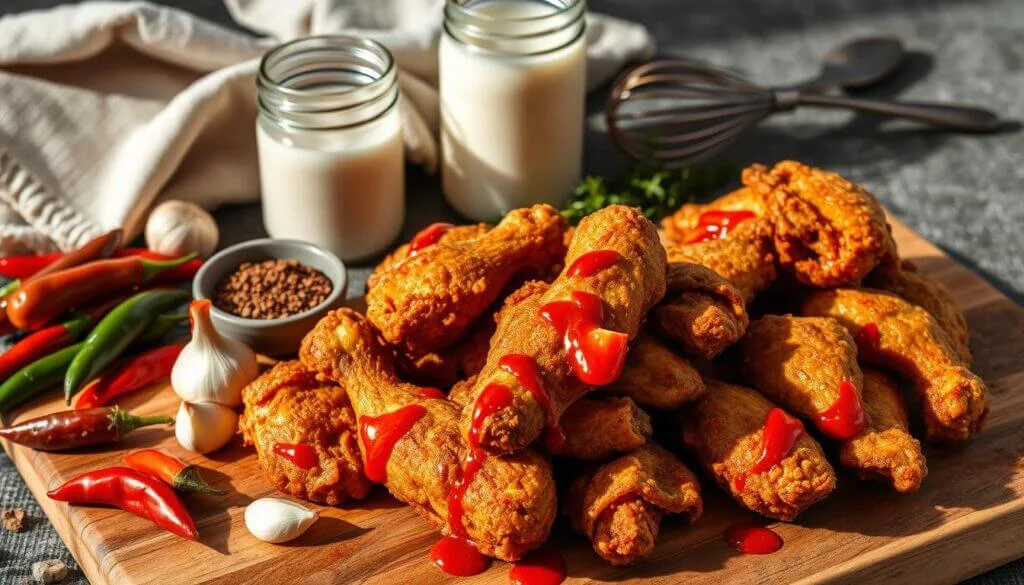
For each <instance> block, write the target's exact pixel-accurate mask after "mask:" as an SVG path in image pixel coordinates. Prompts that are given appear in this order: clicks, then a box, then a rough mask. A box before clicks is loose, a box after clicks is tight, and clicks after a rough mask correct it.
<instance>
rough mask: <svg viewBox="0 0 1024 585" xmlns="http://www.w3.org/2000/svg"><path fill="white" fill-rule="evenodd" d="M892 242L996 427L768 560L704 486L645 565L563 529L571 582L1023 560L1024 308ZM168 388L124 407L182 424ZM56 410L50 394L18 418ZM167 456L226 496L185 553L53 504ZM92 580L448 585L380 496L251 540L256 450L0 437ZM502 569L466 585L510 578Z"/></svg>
mask: <svg viewBox="0 0 1024 585" xmlns="http://www.w3.org/2000/svg"><path fill="white" fill-rule="evenodd" d="M895 227H896V232H895V233H896V238H897V240H898V242H899V245H900V250H901V252H902V254H903V256H904V257H905V258H911V259H913V260H914V261H915V262H916V263H917V264H918V266H919V267H920V268H921V269H922V270H923V271H924V272H927V273H929V274H932V275H934V276H936V277H938V278H939V279H940V280H942V281H943V282H944V283H945V284H946V285H948V286H949V287H950V288H951V289H952V290H953V291H954V292H955V293H956V297H957V300H958V301H959V302H960V304H961V306H962V307H963V309H964V311H965V313H966V315H967V320H968V322H969V323H970V328H971V347H972V349H973V351H974V355H975V370H976V372H977V373H978V374H979V375H980V376H981V377H982V378H984V380H985V381H986V382H987V383H988V385H989V389H990V391H991V392H992V414H991V417H990V419H989V424H988V428H987V429H986V430H985V431H984V432H983V433H982V434H981V435H980V436H978V437H977V438H975V439H974V440H972V441H970V442H969V443H968V444H966V445H963V446H956V447H946V448H939V447H931V446H929V447H928V448H927V456H928V468H929V471H930V473H929V476H928V478H927V479H926V480H925V482H924V487H923V488H922V489H921V491H920V492H918V493H916V494H911V495H899V494H896V493H894V492H892V491H890V490H888V489H886V488H884V487H882V486H877V485H872V484H866V483H862V482H859V481H857V480H856V479H855V478H854V477H852V476H850V475H849V474H848V473H846V472H843V471H840V487H839V489H838V490H837V491H836V493H835V494H833V495H832V496H831V497H830V498H829V499H828V500H827V501H825V502H823V503H821V504H818V505H816V506H815V507H813V508H812V509H811V510H810V511H809V512H808V513H806V514H804V515H802V516H800V518H799V519H798V521H797V522H796V523H794V524H781V523H776V524H771V526H772V527H773V528H774V529H775V530H776V531H777V532H778V533H779V534H781V535H782V537H783V539H784V540H785V543H786V544H785V546H784V547H783V548H782V550H780V551H779V552H777V553H775V554H772V555H769V556H760V557H759V556H744V555H740V554H738V553H736V552H734V551H733V550H732V549H730V548H729V547H728V546H727V545H726V544H725V542H724V541H723V540H722V532H723V531H724V529H725V528H726V527H727V526H729V525H730V524H732V523H734V522H737V521H740V520H749V519H753V515H751V514H749V513H746V512H744V511H742V510H741V509H740V508H738V507H737V506H736V505H735V504H733V503H732V502H731V501H728V500H727V499H726V498H725V497H724V496H723V495H722V494H721V493H720V492H719V491H718V490H717V488H715V487H714V486H713V485H711V483H710V482H708V481H704V482H703V485H704V488H705V497H706V500H705V514H704V517H703V518H701V519H700V521H699V522H698V523H697V524H696V525H695V526H692V527H691V526H685V525H683V524H682V523H681V522H678V521H673V520H671V519H669V520H667V521H666V522H664V524H663V528H662V534H661V538H660V541H659V545H658V547H657V549H656V550H655V551H654V553H653V554H652V555H651V556H650V557H649V558H648V559H646V560H645V561H643V562H642V563H640V564H638V565H636V566H634V567H630V568H618V567H612V566H610V565H608V564H606V563H604V562H603V561H602V560H601V559H599V558H598V557H597V556H596V555H595V554H593V552H592V551H591V550H590V548H589V545H588V543H586V542H584V541H583V540H582V539H581V538H578V537H576V536H573V535H572V534H570V533H569V531H568V530H567V529H566V526H565V525H564V522H563V521H561V520H560V521H559V523H558V524H557V525H556V529H555V535H554V536H552V540H551V545H552V546H556V547H558V549H559V550H561V552H562V554H563V556H564V557H565V559H566V563H567V566H568V572H569V576H570V578H569V579H568V581H567V582H569V583H589V582H611V581H616V582H630V583H641V582H642V583H664V584H668V583H681V582H688V583H704V582H707V583H724V582H732V583H754V582H760V583H766V582H774V583H796V582H799V583H817V582H824V581H829V582H842V583H858V584H860V585H862V584H864V583H868V582H883V581H884V582H887V583H923V582H927V583H953V582H957V581H960V580H962V579H964V578H967V577H970V576H972V575H976V574H978V573H981V572H983V571H985V570H987V569H990V568H992V567H995V566H998V565H1000V564H1002V563H1005V562H1007V561H1009V560H1011V559H1015V558H1018V557H1021V556H1024V310H1022V309H1021V308H1020V307H1019V306H1017V305H1016V304H1015V303H1014V302H1013V301H1011V300H1009V299H1007V298H1006V297H1004V296H1002V295H1001V294H1000V293H999V292H997V291H996V290H995V289H993V288H992V287H991V286H989V285H988V284H987V283H985V282H984V281H983V280H982V279H981V278H979V277H978V276H977V275H975V274H973V273H971V272H969V271H968V270H966V269H965V268H963V267H962V266H960V265H959V264H957V263H956V262H954V261H953V260H951V259H949V258H948V257H946V256H945V255H943V254H942V252H941V251H939V250H938V249H937V248H935V247H934V246H933V245H931V244H930V243H928V242H927V241H925V240H924V239H922V238H921V237H920V236H918V235H917V234H915V233H913V232H911V231H910V230H909V229H907V228H906V227H904V226H902V225H896V226H895ZM177 405H178V400H177V398H176V397H175V396H174V394H173V393H172V392H171V390H170V388H169V387H166V385H163V386H160V387H154V388H152V389H150V390H147V391H144V392H142V393H140V394H139V395H136V396H134V397H132V398H131V399H130V400H127V401H125V402H124V403H123V406H125V407H127V408H129V409H130V410H132V411H138V412H141V413H144V414H156V413H167V414H173V413H174V412H175V410H176V408H177ZM61 409H63V405H62V404H61V402H60V400H59V399H58V398H57V397H56V396H54V397H53V398H50V399H47V400H45V401H40V402H37V403H34V404H32V405H30V406H29V407H27V408H25V409H23V410H22V411H21V412H19V413H18V414H17V417H16V419H15V420H20V419H24V418H27V417H32V416H38V415H40V414H44V413H49V412H53V411H57V410H61ZM141 447H161V448H164V449H166V450H168V451H169V452H171V453H174V454H176V455H179V456H182V457H184V458H186V459H187V460H188V461H189V462H191V463H196V464H198V465H201V466H202V467H204V468H205V475H206V477H207V478H208V479H210V480H211V481H212V483H214V484H215V485H218V486H222V487H225V488H226V487H230V488H231V490H232V493H231V495H230V496H227V497H225V498H215V497H208V496H192V497H190V498H188V501H187V504H188V507H189V509H190V510H191V511H192V513H193V516H194V517H195V520H196V524H197V525H198V528H199V532H200V534H201V535H202V542H188V541H185V540H182V539H180V538H177V537H175V536H172V535H170V534H167V533H165V532H162V531H160V530H158V529H156V528H154V527H153V526H152V525H151V524H150V523H149V522H147V521H145V520H142V519H139V518H136V517H134V516H132V515H130V514H127V513H125V512H121V511H119V510H114V509H107V508H98V507H70V506H68V505H66V504H63V503H60V502H53V501H51V500H49V499H48V498H47V497H46V492H47V490H48V489H52V488H54V487H56V486H58V485H60V484H61V483H63V482H64V481H65V480H67V479H69V478H71V477H74V476H76V475H78V474H80V473H84V472H86V471H89V470H92V469H97V468H100V467H105V466H109V465H118V464H119V463H120V458H121V455H122V454H124V453H125V452H127V451H130V450H132V449H137V448H141ZM4 448H5V449H6V450H7V452H8V453H9V454H10V456H11V459H13V460H14V463H15V465H16V466H17V467H18V469H19V470H20V471H21V473H22V475H23V476H24V477H25V481H26V482H27V483H28V485H29V487H30V488H31V490H32V493H33V494H34V495H35V496H36V499H38V500H39V502H40V504H42V507H43V509H44V510H45V511H46V514H47V515H48V516H49V517H50V520H52V521H53V524H54V525H55V526H56V528H57V532H59V533H60V535H61V537H62V538H63V539H64V542H66V543H67V545H68V548H70V549H71V552H72V553H73V554H74V555H75V558H76V559H78V562H79V564H80V565H81V566H82V569H83V570H84V571H85V574H86V576H88V578H89V580H90V581H91V582H93V583H95V584H97V585H98V584H103V583H159V584H161V585H169V584H172V583H186V584H190V585H192V584H200V583H204V584H205V583H211V584H212V583H224V584H238V583H264V584H268V585H270V584H276V583H339V584H351V583H383V584H387V585H395V584H400V583H436V582H441V581H444V580H445V576H444V575H442V574H441V573H440V572H439V571H438V570H437V569H435V568H434V567H433V566H432V565H431V563H430V560H429V558H428V550H429V549H430V546H431V545H432V544H433V543H434V542H435V540H436V539H437V533H436V532H435V531H434V530H433V529H432V528H431V527H430V526H428V524H427V523H426V522H425V521H423V520H422V519H420V518H419V517H417V516H416V515H415V514H414V513H413V512H412V511H411V510H409V509H408V508H407V507H405V506H403V505H402V504H400V503H399V502H397V501H395V500H393V499H392V498H391V497H390V496H388V495H387V494H386V492H384V490H382V489H379V488H378V489H377V490H376V491H375V492H374V493H373V495H372V496H371V497H370V498H369V499H368V500H366V501H363V502H356V503H352V504H348V505H345V506H342V507H336V508H331V507H318V508H319V510H320V513H321V519H320V521H319V522H317V523H316V524H315V525H314V526H313V528H312V529H311V530H310V531H309V532H307V533H306V534H305V535H303V536H302V537H301V538H299V539H298V540H296V541H293V542H292V543H288V544H286V545H271V544H266V543H262V542H259V541H257V540H256V539H255V538H253V537H251V536H250V535H249V534H248V532H247V531H246V529H245V525H244V522H243V519H242V512H243V510H244V507H245V505H246V504H248V503H249V502H250V501H251V500H253V499H255V498H259V497H263V496H271V495H274V494H275V490H273V489H272V488H271V487H270V486H269V485H268V484H267V483H266V481H265V480H264V479H263V476H262V473H261V472H260V468H259V466H258V463H257V461H256V456H255V454H254V452H253V451H252V450H250V449H246V448H243V447H242V446H241V443H240V442H238V441H236V442H235V443H234V444H232V445H231V446H230V447H228V448H225V449H222V450H220V451H218V452H216V453H214V454H212V455H211V456H210V457H203V456H199V455H194V454H192V455H189V454H186V452H185V451H183V450H182V449H181V448H180V447H179V446H178V445H177V443H176V441H175V439H174V436H173V432H171V431H170V430H167V429H159V428H156V429H154V428H148V429H143V430H140V431H137V432H136V433H134V434H132V435H131V436H130V438H129V439H128V440H127V441H125V442H124V444H123V445H121V446H120V447H119V448H117V449H112V450H94V451H86V452H77V453H68V454H51V453H43V452H36V451H32V450H30V449H26V448H22V447H20V446H17V445H14V444H11V443H9V442H4ZM507 573H508V567H507V565H505V564H503V563H495V564H494V565H493V566H492V568H491V570H490V571H489V572H487V573H485V574H483V575H480V576H478V577H475V578H471V579H465V580H464V581H465V582H466V583H494V584H498V583H507V582H508V577H507Z"/></svg>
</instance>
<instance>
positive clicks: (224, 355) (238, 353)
mask: <svg viewBox="0 0 1024 585" xmlns="http://www.w3.org/2000/svg"><path fill="white" fill-rule="evenodd" d="M211 307H212V303H211V302H210V300H209V299H197V300H195V301H192V304H191V305H190V306H189V317H190V318H191V321H192V340H191V341H189V342H188V343H187V344H185V347H184V348H183V349H182V350H181V354H179V355H178V359H177V360H176V361H175V362H174V367H173V368H172V369H171V387H172V388H173V389H174V393H175V394H177V395H178V396H179V397H180V398H181V399H182V400H184V401H186V402H192V403H199V402H216V403H218V404H223V405H225V406H230V407H236V406H239V405H241V404H242V389H243V388H245V386H246V385H248V384H249V382H252V381H253V380H255V379H256V377H257V376H258V375H259V373H260V366H259V363H258V362H257V361H256V354H255V353H254V352H253V351H252V349H251V348H249V346H248V345H246V344H244V343H242V342H240V341H237V340H235V339H231V338H230V337H224V336H222V335H221V334H220V333H219V332H218V331H217V328H216V327H215V326H214V325H213V321H212V320H211V319H210V310H211Z"/></svg>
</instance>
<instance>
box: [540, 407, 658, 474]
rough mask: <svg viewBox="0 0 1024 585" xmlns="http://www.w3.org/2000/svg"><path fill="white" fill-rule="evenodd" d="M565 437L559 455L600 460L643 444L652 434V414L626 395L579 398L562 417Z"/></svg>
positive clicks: (561, 421) (584, 459)
mask: <svg viewBox="0 0 1024 585" xmlns="http://www.w3.org/2000/svg"><path fill="white" fill-rule="evenodd" d="M559 423H560V425H561V427H562V431H563V432H564V433H565V441H564V442H563V444H562V445H561V446H559V448H558V450H557V452H556V453H555V454H556V455H559V456H561V457H569V458H571V459H579V460H582V461H599V460H601V459H606V458H608V457H611V456H612V455H614V454H616V453H622V452H625V451H629V450H631V449H635V448H637V447H639V446H640V445H643V444H644V443H645V442H646V441H647V439H648V438H649V437H650V436H651V432H652V429H651V417H649V416H647V413H646V412H644V411H642V410H640V408H639V407H638V406H637V405H636V403H635V402H633V401H632V400H630V399H629V398H626V397H624V396H614V397H608V398H601V399H591V398H583V399H581V400H577V401H576V402H574V403H573V405H572V406H570V407H569V408H567V409H566V411H565V412H564V413H562V418H561V420H560V421H559Z"/></svg>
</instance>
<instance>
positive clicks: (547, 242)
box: [366, 205, 567, 356]
mask: <svg viewBox="0 0 1024 585" xmlns="http://www.w3.org/2000/svg"><path fill="white" fill-rule="evenodd" d="M566 226H567V223H566V221H565V218H563V217H562V215H561V214H560V213H558V210H556V209H555V208H553V207H551V206H550V205H535V206H533V207H529V208H524V209H516V210H513V211H510V212H509V213H508V214H507V215H505V217H504V218H503V219H502V220H501V222H499V223H498V225H496V226H495V227H494V228H493V229H491V230H488V231H487V232H486V233H483V234H482V235H476V237H473V235H474V234H476V233H477V232H478V231H479V228H478V227H475V226H469V227H467V228H462V230H463V231H461V232H458V236H459V237H452V238H450V239H447V240H446V239H444V237H443V236H442V237H441V239H440V240H438V241H437V242H436V243H433V244H430V245H426V246H424V247H421V248H419V249H418V250H416V253H415V254H413V253H412V252H411V251H409V252H405V255H404V256H403V257H401V259H399V260H394V261H391V262H389V263H388V264H387V267H386V269H384V270H380V271H378V272H377V273H375V274H374V276H373V278H372V280H371V282H370V287H369V291H368V292H367V295H366V306H367V313H366V314H367V317H369V319H370V321H371V322H373V324H374V325H375V326H376V327H377V328H378V329H379V330H380V331H381V333H382V334H383V335H384V338H385V339H387V340H388V342H390V343H391V344H393V345H395V346H397V347H398V348H400V349H401V350H403V351H406V352H408V353H410V354H412V355H415V356H420V355H424V354H427V353H430V352H435V351H439V350H441V349H444V348H446V347H448V346H450V345H452V344H453V343H455V342H456V341H458V340H459V339H461V338H462V337H463V334H464V333H465V332H466V330H467V329H468V328H469V326H470V325H471V324H472V323H473V322H474V321H475V320H476V319H477V318H478V317H480V315H482V314H483V313H484V311H486V310H487V308H488V307H489V306H490V305H491V304H492V303H493V302H494V301H495V300H497V298H498V296H499V295H500V294H501V292H502V290H503V289H504V288H505V285H506V283H508V282H509V280H511V279H513V278H514V277H516V276H517V275H519V274H521V273H523V272H528V271H536V270H538V269H540V270H543V269H545V268H547V267H549V266H551V265H552V264H557V263H559V262H560V261H561V260H562V257H563V256H564V255H565V243H564V239H563V233H564V232H565V229H566Z"/></svg>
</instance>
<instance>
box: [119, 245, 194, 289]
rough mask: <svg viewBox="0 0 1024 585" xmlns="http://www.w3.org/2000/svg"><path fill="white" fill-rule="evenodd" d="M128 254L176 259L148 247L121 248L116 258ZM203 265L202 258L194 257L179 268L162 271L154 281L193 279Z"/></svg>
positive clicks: (154, 258)
mask: <svg viewBox="0 0 1024 585" xmlns="http://www.w3.org/2000/svg"><path fill="white" fill-rule="evenodd" d="M126 256H136V257H139V258H144V259H146V260H174V258H175V257H174V256H170V255H168V254H161V253H160V252H154V251H153V250H148V249H146V248H121V249H120V250H118V251H117V252H114V257H115V258H124V257H126ZM202 267H203V261H202V259H201V258H193V259H192V260H189V261H188V262H186V263H184V264H182V265H181V266H178V267H177V268H171V269H170V270H168V271H167V272H162V273H160V274H159V275H157V277H156V278H155V279H153V282H155V283H164V284H166V283H169V282H182V281H185V280H192V279H193V278H195V276H196V273H197V272H199V269H200V268H202Z"/></svg>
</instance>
